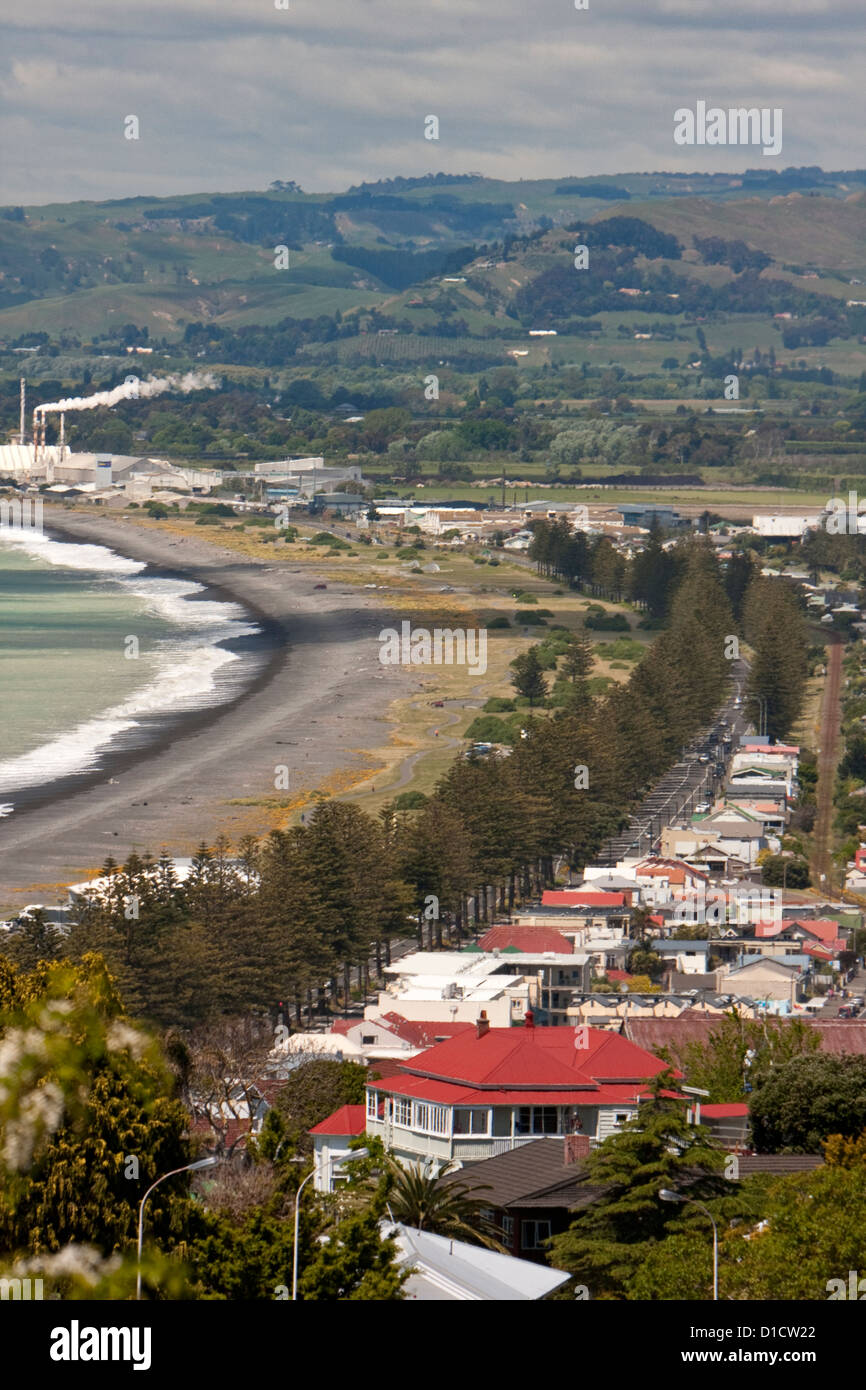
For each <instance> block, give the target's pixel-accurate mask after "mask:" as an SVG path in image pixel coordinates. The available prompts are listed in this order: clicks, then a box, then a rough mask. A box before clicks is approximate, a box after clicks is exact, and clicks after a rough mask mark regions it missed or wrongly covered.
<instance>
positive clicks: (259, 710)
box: [0, 509, 416, 913]
mask: <svg viewBox="0 0 866 1390" xmlns="http://www.w3.org/2000/svg"><path fill="white" fill-rule="evenodd" d="M45 525H46V527H49V528H51V529H52V530H57V531H58V532H60V533H61V534H62V535H63V537H64V538H66V539H70V540H73V539H79V540H82V541H88V542H91V543H95V544H99V545H104V546H109V547H110V548H111V549H112V550H115V551H117V552H118V553H120V554H122V555H127V556H129V557H131V558H132V559H135V560H140V561H146V562H147V563H148V564H149V565H150V566H151V567H152V571H153V572H156V573H160V572H161V573H167V572H171V573H174V574H183V575H185V576H188V577H189V578H191V579H194V580H196V581H197V582H199V583H201V584H203V585H206V586H208V587H209V588H210V589H211V590H215V591H216V592H217V593H218V594H220V595H222V596H224V597H227V598H231V599H233V600H235V601H236V602H238V603H241V604H243V605H245V606H246V607H247V608H248V610H249V611H250V612H251V613H252V615H253V617H255V618H256V619H257V621H258V622H259V623H260V624H261V626H262V628H263V633H264V644H265V647H266V649H267V650H266V653H265V655H266V664H265V668H264V670H263V671H262V673H261V674H260V676H259V677H258V679H257V680H256V682H255V683H254V684H253V685H252V687H251V688H250V690H249V691H248V692H247V693H245V694H243V695H242V696H241V697H240V698H238V699H236V700H235V701H234V702H233V703H232V704H231V705H230V706H227V707H223V708H221V709H212V710H208V711H203V712H199V713H197V714H195V715H189V716H185V717H184V718H182V719H181V720H180V721H179V722H178V723H176V724H174V725H173V726H172V725H171V724H166V725H165V726H164V727H162V728H161V730H160V733H159V739H158V742H157V743H156V744H155V745H154V746H153V747H152V748H150V749H149V750H146V751H143V750H139V751H137V752H134V753H127V754H125V755H120V756H119V757H117V758H115V759H114V760H113V761H111V762H110V764H109V765H108V766H107V767H106V769H105V771H104V773H101V774H98V775H96V776H94V778H93V779H92V780H91V782H90V783H89V784H87V785H84V786H79V787H78V788H76V789H70V788H69V787H63V786H58V787H56V788H55V789H54V794H53V796H52V799H51V800H50V801H48V802H47V803H46V804H43V805H37V806H31V807H29V808H24V809H22V810H21V811H17V810H16V812H15V814H14V815H12V816H10V817H8V818H6V819H4V820H0V912H7V913H8V912H9V911H10V910H12V909H14V908H16V907H20V906H21V905H23V904H24V903H26V902H36V901H41V902H46V903H53V902H59V901H62V900H63V899H64V898H65V894H64V892H63V885H65V884H67V883H70V882H75V881H77V880H80V879H82V878H86V877H87V876H89V875H90V874H92V873H95V872H96V871H98V869H99V866H100V865H101V864H102V862H103V861H104V860H105V858H106V856H107V855H109V854H112V855H114V857H115V858H116V859H123V858H125V856H126V855H127V854H128V853H129V852H130V850H133V849H134V850H137V851H138V852H139V853H141V852H143V851H145V850H150V851H151V852H153V853H154V854H158V853H159V851H160V849H161V848H162V847H163V846H166V847H167V848H168V849H169V851H170V852H173V853H175V854H178V855H182V854H188V853H190V852H191V851H192V850H193V849H194V847H195V845H196V844H197V843H199V842H200V841H201V840H205V841H208V842H212V841H213V839H214V838H215V837H216V835H217V834H219V833H220V832H223V833H225V834H226V835H228V836H229V838H230V839H231V840H233V841H236V840H237V839H238V838H239V837H240V836H241V835H243V834H244V833H254V834H262V833H264V832H266V831H267V830H268V829H270V828H272V826H273V825H274V824H276V823H278V822H279V820H281V819H282V820H285V818H286V815H287V811H286V810H282V811H280V808H279V806H278V805H276V804H274V805H273V806H271V807H265V806H254V805H250V806H243V805H232V804H230V803H231V802H232V801H233V800H235V799H241V798H251V799H256V798H271V799H277V800H278V799H280V798H282V799H283V800H285V801H286V802H290V801H291V800H292V799H296V800H297V799H298V798H300V797H301V796H302V795H303V794H304V793H306V794H307V795H309V793H310V791H311V790H313V789H315V788H324V789H328V786H329V779H332V778H333V777H334V775H335V774H336V773H338V772H344V771H345V772H346V773H348V774H349V779H351V774H352V772H353V771H354V772H355V775H356V776H361V775H363V771H364V769H365V767H367V766H369V761H365V756H364V750H365V749H370V748H376V747H377V746H380V745H382V744H383V743H385V742H386V741H387V738H388V726H387V725H386V723H385V720H384V714H385V711H386V709H387V707H388V705H389V703H390V702H391V701H392V700H394V699H397V698H399V697H400V696H402V695H405V694H406V693H407V691H408V690H409V689H410V688H411V687H412V685H413V679H412V675H411V674H410V673H409V672H407V671H405V670H402V669H401V668H400V667H396V666H392V667H387V666H382V665H381V664H380V662H379V645H378V642H377V641H376V637H377V634H378V632H379V631H380V630H381V628H382V627H383V626H385V625H388V624H389V623H390V622H391V621H392V620H393V617H394V615H393V614H392V613H389V611H388V610H387V609H386V608H384V607H383V606H382V599H381V596H378V597H377V596H376V595H374V594H366V593H364V592H363V591H358V590H357V589H355V588H352V587H350V586H349V585H347V584H346V583H345V581H343V582H339V581H337V582H336V583H335V582H334V581H333V579H329V580H328V587H327V589H326V590H314V587H313V586H314V583H315V582H316V581H317V580H318V579H319V576H318V575H317V574H316V573H315V572H314V571H313V570H312V569H311V568H310V566H309V565H305V566H304V568H303V570H301V571H299V572H297V571H296V572H293V570H294V569H295V567H294V566H293V565H292V562H291V557H290V556H288V555H287V556H286V557H285V558H282V557H281V558H280V559H279V560H275V558H272V557H271V556H269V557H268V559H267V560H264V561H257V560H252V559H247V558H245V557H242V556H240V555H238V554H237V553H234V552H232V551H230V550H228V549H225V548H223V547H221V546H220V545H218V544H216V543H214V542H213V541H211V540H208V539H202V540H199V538H198V537H197V536H196V537H189V536H184V537H183V538H179V537H178V536H177V535H173V534H172V533H171V532H169V531H162V530H160V529H158V528H157V527H156V526H151V527H144V526H138V525H136V524H135V523H134V522H131V521H127V520H119V519H111V518H109V517H102V516H100V517H93V516H85V515H82V514H70V513H68V512H65V511H63V512H58V513H57V514H56V515H50V514H49V511H48V509H46V513H45ZM415 683H416V682H415ZM280 765H285V766H286V767H287V768H288V769H289V790H288V792H282V791H279V792H278V791H275V787H274V778H275V769H276V768H277V767H278V766H280Z"/></svg>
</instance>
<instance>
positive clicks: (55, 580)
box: [0, 526, 261, 818]
mask: <svg viewBox="0 0 866 1390" xmlns="http://www.w3.org/2000/svg"><path fill="white" fill-rule="evenodd" d="M256 635H260V629H259V627H258V626H257V624H256V622H255V620H254V619H253V618H252V617H251V615H250V614H248V613H247V611H246V610H245V609H244V608H243V607H242V606H241V605H239V604H236V603H233V602H230V601H227V600H226V599H224V598H222V597H217V596H214V595H213V594H211V593H209V592H208V591H206V590H205V589H204V588H203V586H202V585H201V584H198V583H196V582H195V581H193V580H191V579H186V578H183V577H180V576H166V575H163V574H160V573H159V572H154V571H152V570H151V569H150V568H149V567H148V566H147V565H145V564H143V563H141V562H140V561H137V560H131V559H128V558H127V557H125V556H123V555H118V554H117V553H116V552H114V551H113V550H111V549H109V548H108V547H107V546H101V545H90V544H85V543H80V542H71V541H67V540H63V539H59V538H52V537H51V535H50V534H48V533H44V534H43V533H41V532H39V531H36V530H29V529H27V528H15V527H8V526H0V731H2V732H0V818H5V817H8V816H12V815H14V814H15V812H16V810H20V809H22V808H24V807H25V806H26V805H27V804H30V803H32V802H34V800H44V799H45V797H46V794H47V793H50V791H51V789H52V788H55V787H57V786H58V785H59V784H60V783H61V782H62V783H64V785H66V784H67V780H68V779H72V783H73V785H74V783H75V782H76V781H77V780H78V779H80V778H82V777H84V776H86V775H92V774H93V773H94V772H98V771H100V770H101V769H103V768H104V767H105V765H106V760H108V759H109V758H110V757H111V755H112V754H116V753H118V752H127V753H128V751H129V750H130V749H134V748H140V747H146V746H147V745H148V743H149V742H151V741H153V742H155V741H157V740H158V737H159V733H160V729H161V728H163V727H164V726H165V723H166V721H167V720H173V719H175V718H176V717H177V716H178V715H182V714H184V713H185V712H189V711H196V710H202V709H206V708H208V707H211V706H217V705H219V704H221V703H223V702H226V701H229V700H232V699H234V698H235V697H236V696H237V695H238V694H239V693H240V692H241V690H242V689H243V687H244V685H245V684H247V683H249V681H250V680H251V679H253V677H254V675H255V674H256V669H257V668H259V669H260V660H261V658H260V657H259V659H258V660H257V658H256V656H255V654H254V651H253V649H254V648H255V645H256V644H255V642H252V643H251V642H250V641H249V639H251V638H254V637H255V636H256ZM245 639H246V640H245Z"/></svg>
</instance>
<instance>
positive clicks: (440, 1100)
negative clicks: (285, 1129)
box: [369, 1076, 681, 1106]
mask: <svg viewBox="0 0 866 1390" xmlns="http://www.w3.org/2000/svg"><path fill="white" fill-rule="evenodd" d="M369 1084H370V1089H371V1090H376V1091H382V1092H385V1093H386V1094H388V1095H392V1096H411V1097H412V1098H413V1099H415V1100H429V1101H430V1102H431V1103H432V1104H434V1105H483V1106H488V1105H633V1104H634V1102H635V1100H636V1099H637V1098H640V1099H647V1098H648V1097H649V1096H650V1095H651V1094H652V1091H651V1088H650V1087H649V1086H646V1085H645V1084H644V1083H643V1082H640V1081H636V1082H632V1083H629V1084H626V1085H622V1086H588V1087H587V1088H586V1089H579V1090H578V1089H575V1090H571V1091H545V1090H540V1091H528V1090H527V1091H521V1090H516V1091H515V1090H510V1089H509V1088H508V1087H507V1086H503V1087H501V1088H500V1089H497V1090H492V1091H489V1090H483V1091H480V1090H477V1089H476V1088H474V1087H472V1086H457V1085H455V1084H454V1083H453V1082H448V1081H436V1080H434V1079H433V1078H431V1077H426V1076H404V1077H393V1078H392V1079H391V1080H389V1081H384V1082H375V1081H373V1082H370V1083H369ZM666 1094H671V1095H672V1094H674V1093H673V1092H666ZM680 1099H681V1097H680Z"/></svg>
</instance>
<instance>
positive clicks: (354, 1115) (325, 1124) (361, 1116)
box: [310, 1105, 367, 1135]
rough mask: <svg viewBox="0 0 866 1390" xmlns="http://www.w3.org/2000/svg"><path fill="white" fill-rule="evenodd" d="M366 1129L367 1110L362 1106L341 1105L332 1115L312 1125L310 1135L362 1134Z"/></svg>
mask: <svg viewBox="0 0 866 1390" xmlns="http://www.w3.org/2000/svg"><path fill="white" fill-rule="evenodd" d="M366 1128H367V1110H366V1106H364V1105H341V1106H340V1108H339V1110H335V1111H334V1113H333V1115H329V1116H328V1118H327V1119H326V1120H321V1121H320V1122H319V1124H317V1125H314V1126H313V1128H312V1129H311V1130H310V1134H339V1135H355V1134H363V1133H364V1130H365V1129H366Z"/></svg>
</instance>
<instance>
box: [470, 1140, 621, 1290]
mask: <svg viewBox="0 0 866 1390" xmlns="http://www.w3.org/2000/svg"><path fill="white" fill-rule="evenodd" d="M588 1152H589V1140H588V1139H586V1138H585V1136H583V1135H579V1134H575V1135H562V1136H555V1135H548V1136H547V1137H545V1138H542V1139H534V1140H532V1142H531V1143H529V1144H525V1145H523V1147H522V1148H519V1149H509V1150H508V1151H507V1152H506V1153H501V1154H497V1155H496V1156H495V1157H493V1158H486V1159H482V1160H481V1161H480V1162H479V1163H470V1164H467V1165H466V1166H465V1167H464V1168H462V1169H461V1170H460V1172H459V1173H455V1174H454V1175H453V1176H452V1177H450V1178H447V1179H446V1181H451V1182H457V1183H460V1185H461V1186H464V1187H468V1188H469V1195H470V1196H471V1195H472V1194H473V1192H474V1191H475V1190H476V1189H477V1195H478V1199H479V1200H480V1201H483V1202H484V1215H485V1216H486V1217H487V1219H488V1220H489V1221H492V1222H493V1224H494V1225H495V1226H497V1227H498V1228H499V1232H500V1235H499V1239H500V1240H501V1242H502V1244H503V1245H504V1246H505V1247H506V1248H507V1250H508V1251H509V1252H510V1254H511V1255H513V1256H514V1257H515V1258H516V1259H526V1260H536V1261H538V1262H539V1263H541V1262H543V1261H544V1259H545V1251H546V1249H547V1248H548V1247H547V1241H549V1240H550V1238H551V1236H555V1235H560V1234H561V1232H563V1231H565V1230H567V1229H568V1227H569V1225H570V1224H571V1219H572V1217H571V1213H572V1212H574V1211H579V1210H580V1209H581V1208H582V1207H586V1206H589V1204H590V1203H591V1202H593V1201H594V1200H595V1198H596V1197H597V1196H598V1194H599V1192H600V1191H602V1189H601V1188H598V1187H590V1186H589V1185H588V1184H587V1182H586V1173H585V1169H584V1167H583V1166H582V1160H583V1159H584V1158H585V1157H586V1154H587V1153H588Z"/></svg>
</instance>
